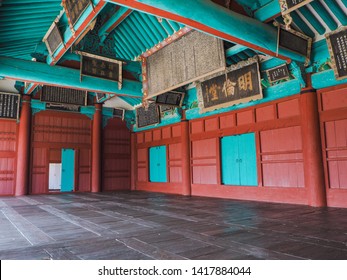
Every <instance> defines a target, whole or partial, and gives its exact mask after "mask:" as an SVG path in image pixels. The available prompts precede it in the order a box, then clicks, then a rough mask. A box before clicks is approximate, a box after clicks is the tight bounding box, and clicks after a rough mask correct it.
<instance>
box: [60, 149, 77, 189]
mask: <svg viewBox="0 0 347 280" xmlns="http://www.w3.org/2000/svg"><path fill="white" fill-rule="evenodd" d="M61 161H62V164H61V191H62V192H71V191H73V190H74V183H75V151H74V150H73V149H63V150H62V154H61Z"/></svg>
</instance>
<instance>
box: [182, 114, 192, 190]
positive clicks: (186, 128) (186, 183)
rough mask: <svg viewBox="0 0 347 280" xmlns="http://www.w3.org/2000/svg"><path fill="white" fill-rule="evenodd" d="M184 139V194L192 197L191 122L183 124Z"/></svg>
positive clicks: (183, 122)
mask: <svg viewBox="0 0 347 280" xmlns="http://www.w3.org/2000/svg"><path fill="white" fill-rule="evenodd" d="M181 129H182V130H181V132H182V133H181V135H182V136H181V139H182V194H183V195H187V196H190V195H191V194H192V188H191V179H190V138H189V122H188V121H186V120H184V121H182V122H181Z"/></svg>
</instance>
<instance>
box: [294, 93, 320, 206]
mask: <svg viewBox="0 0 347 280" xmlns="http://www.w3.org/2000/svg"><path fill="white" fill-rule="evenodd" d="M300 100H301V109H302V140H303V155H304V174H305V186H306V189H307V191H308V200H309V201H308V203H309V205H310V206H315V207H323V206H326V205H327V201H326V192H325V184H324V169H323V161H322V144H321V136H320V129H319V114H318V105H317V94H316V92H315V91H310V92H306V93H304V94H302V95H301V98H300Z"/></svg>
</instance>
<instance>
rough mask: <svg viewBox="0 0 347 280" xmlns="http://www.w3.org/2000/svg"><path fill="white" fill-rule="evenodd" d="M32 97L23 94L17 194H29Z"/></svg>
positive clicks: (18, 144)
mask: <svg viewBox="0 0 347 280" xmlns="http://www.w3.org/2000/svg"><path fill="white" fill-rule="evenodd" d="M30 103H31V97H30V96H29V95H24V96H23V101H22V108H21V112H20V118H19V132H18V141H17V178H16V189H15V195H16V196H19V195H25V194H28V190H29V169H30V168H29V167H30V126H31V105H30Z"/></svg>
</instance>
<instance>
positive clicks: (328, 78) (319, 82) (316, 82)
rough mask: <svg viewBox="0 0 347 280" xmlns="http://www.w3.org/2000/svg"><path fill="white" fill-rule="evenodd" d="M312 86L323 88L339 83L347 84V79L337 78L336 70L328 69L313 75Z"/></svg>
mask: <svg viewBox="0 0 347 280" xmlns="http://www.w3.org/2000/svg"><path fill="white" fill-rule="evenodd" d="M311 80H312V87H313V88H314V89H322V88H327V87H332V86H337V85H343V84H347V79H342V80H336V78H335V74H334V70H326V71H323V72H320V73H316V74H313V75H312V76H311Z"/></svg>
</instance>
